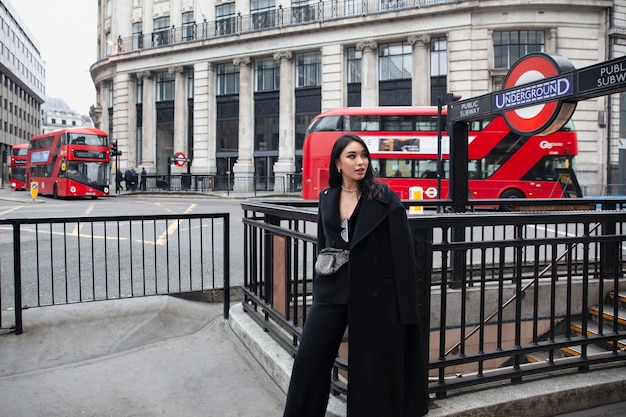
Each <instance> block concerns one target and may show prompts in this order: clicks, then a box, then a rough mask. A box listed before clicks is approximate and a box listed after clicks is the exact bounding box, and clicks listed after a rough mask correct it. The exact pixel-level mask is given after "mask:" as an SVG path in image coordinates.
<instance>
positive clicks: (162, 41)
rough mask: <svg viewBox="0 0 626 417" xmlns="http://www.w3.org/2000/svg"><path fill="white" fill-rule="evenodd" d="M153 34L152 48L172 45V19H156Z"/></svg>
mask: <svg viewBox="0 0 626 417" xmlns="http://www.w3.org/2000/svg"><path fill="white" fill-rule="evenodd" d="M153 27H154V32H152V46H162V45H167V44H169V43H170V17H169V16H165V17H159V18H158V19H154V23H153Z"/></svg>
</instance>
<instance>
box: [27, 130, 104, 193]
mask: <svg viewBox="0 0 626 417" xmlns="http://www.w3.org/2000/svg"><path fill="white" fill-rule="evenodd" d="M110 161H111V155H110V149H109V140H108V136H107V134H106V132H103V131H102V130H98V129H93V128H88V127H73V128H68V129H61V130H57V131H54V132H50V133H45V134H42V135H38V136H33V137H32V139H31V140H30V147H29V149H28V164H27V170H26V172H27V184H30V183H31V182H32V181H35V182H37V185H38V191H39V194H41V195H52V196H53V197H54V198H57V197H91V198H98V197H105V196H108V195H109V178H110V165H109V164H110Z"/></svg>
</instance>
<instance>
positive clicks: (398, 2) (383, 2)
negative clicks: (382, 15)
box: [380, 0, 406, 10]
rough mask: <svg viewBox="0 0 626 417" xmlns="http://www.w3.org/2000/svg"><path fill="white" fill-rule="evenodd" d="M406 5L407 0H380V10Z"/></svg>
mask: <svg viewBox="0 0 626 417" xmlns="http://www.w3.org/2000/svg"><path fill="white" fill-rule="evenodd" d="M405 6H406V0H380V10H393V9H399V8H401V7H405Z"/></svg>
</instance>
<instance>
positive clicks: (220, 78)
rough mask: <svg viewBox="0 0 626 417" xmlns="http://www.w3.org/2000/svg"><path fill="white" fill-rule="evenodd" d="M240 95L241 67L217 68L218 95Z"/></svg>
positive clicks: (227, 65)
mask: <svg viewBox="0 0 626 417" xmlns="http://www.w3.org/2000/svg"><path fill="white" fill-rule="evenodd" d="M238 93H239V65H235V64H220V65H218V66H217V95H218V96H225V95H229V94H238Z"/></svg>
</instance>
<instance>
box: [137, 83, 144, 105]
mask: <svg viewBox="0 0 626 417" xmlns="http://www.w3.org/2000/svg"><path fill="white" fill-rule="evenodd" d="M142 103H143V78H142V77H137V103H136V104H142Z"/></svg>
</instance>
